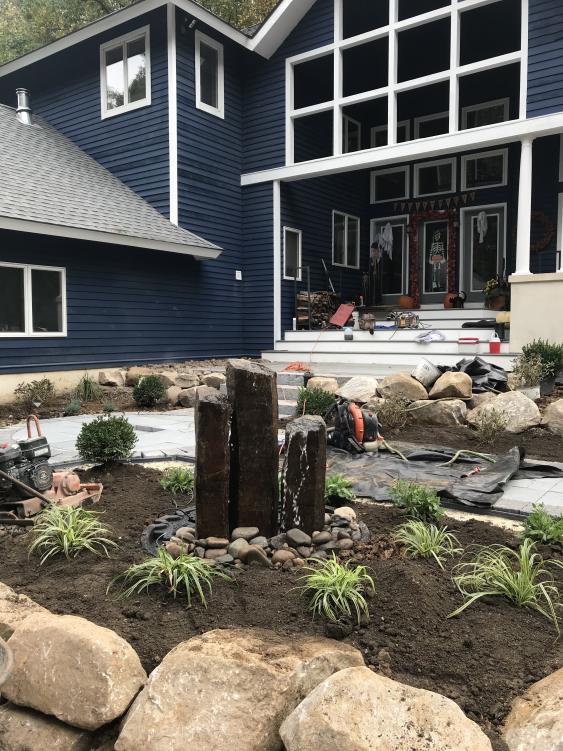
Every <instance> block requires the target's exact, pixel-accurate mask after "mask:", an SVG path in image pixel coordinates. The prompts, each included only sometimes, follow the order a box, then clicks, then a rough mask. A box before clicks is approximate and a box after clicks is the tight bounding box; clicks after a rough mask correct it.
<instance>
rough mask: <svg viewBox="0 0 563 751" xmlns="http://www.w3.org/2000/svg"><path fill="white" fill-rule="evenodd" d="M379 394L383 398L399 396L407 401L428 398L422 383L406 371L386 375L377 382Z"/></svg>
mask: <svg viewBox="0 0 563 751" xmlns="http://www.w3.org/2000/svg"><path fill="white" fill-rule="evenodd" d="M378 392H379V396H382V397H383V398H384V399H389V398H390V397H394V396H395V397H400V398H401V399H406V400H407V401H409V402H418V401H422V400H423V399H428V393H427V391H426V389H425V388H424V386H423V385H422V383H420V381H417V380H416V378H413V377H412V376H411V375H409V374H408V373H397V374H396V375H389V376H386V377H385V378H384V379H383V381H382V382H381V383H380V384H379V388H378Z"/></svg>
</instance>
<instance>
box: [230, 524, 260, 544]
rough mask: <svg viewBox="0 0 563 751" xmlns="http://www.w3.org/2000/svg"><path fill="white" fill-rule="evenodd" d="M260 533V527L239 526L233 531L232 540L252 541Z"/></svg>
mask: <svg viewBox="0 0 563 751" xmlns="http://www.w3.org/2000/svg"><path fill="white" fill-rule="evenodd" d="M259 533H260V530H259V529H258V527H237V528H236V529H233V531H232V532H231V540H233V542H234V541H235V540H240V539H241V538H242V539H243V540H246V541H247V542H250V540H252V539H253V538H254V537H257V536H258V535H259Z"/></svg>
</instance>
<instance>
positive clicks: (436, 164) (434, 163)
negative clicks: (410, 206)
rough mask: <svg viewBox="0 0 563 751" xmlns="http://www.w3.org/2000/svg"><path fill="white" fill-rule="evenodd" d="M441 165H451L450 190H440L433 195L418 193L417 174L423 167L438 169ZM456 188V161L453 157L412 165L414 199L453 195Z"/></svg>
mask: <svg viewBox="0 0 563 751" xmlns="http://www.w3.org/2000/svg"><path fill="white" fill-rule="evenodd" d="M442 164H451V165H452V187H451V188H450V190H440V191H437V192H434V193H421V192H420V191H419V186H418V183H419V173H420V170H421V169H424V168H425V167H439V166H440V165H442ZM456 187H457V160H456V158H455V157H452V158H451V159H436V160H432V161H431V162H419V163H418V164H415V165H414V197H415V198H423V197H424V196H441V195H445V194H446V193H455V191H456Z"/></svg>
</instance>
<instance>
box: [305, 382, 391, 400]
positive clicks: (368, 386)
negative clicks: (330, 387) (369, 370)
mask: <svg viewBox="0 0 563 751" xmlns="http://www.w3.org/2000/svg"><path fill="white" fill-rule="evenodd" d="M309 384H310V381H309ZM377 387H378V381H377V379H376V378H371V377H370V376H355V377H354V378H351V379H350V380H349V381H347V382H346V383H345V384H344V386H341V387H340V388H339V389H338V391H337V392H336V393H337V394H338V396H340V397H342V399H349V400H350V401H351V402H358V403H359V404H367V402H370V401H371V400H372V399H373V397H374V396H375V395H376V393H377Z"/></svg>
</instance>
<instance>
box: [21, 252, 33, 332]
mask: <svg viewBox="0 0 563 751" xmlns="http://www.w3.org/2000/svg"><path fill="white" fill-rule="evenodd" d="M23 297H24V310H25V315H24V318H25V333H26V335H27V336H29V335H30V334H33V333H34V332H33V289H32V281H31V266H25V267H24V283H23Z"/></svg>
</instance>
